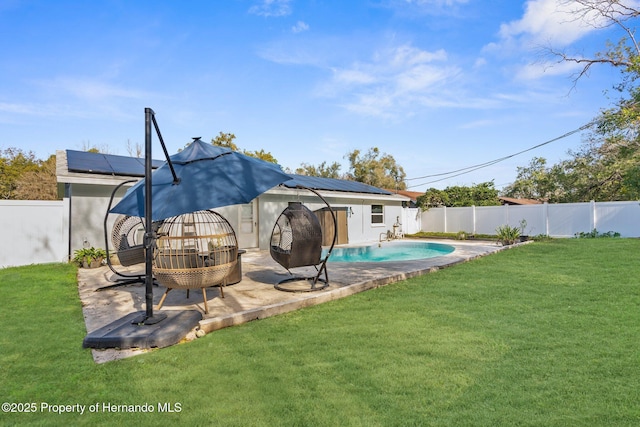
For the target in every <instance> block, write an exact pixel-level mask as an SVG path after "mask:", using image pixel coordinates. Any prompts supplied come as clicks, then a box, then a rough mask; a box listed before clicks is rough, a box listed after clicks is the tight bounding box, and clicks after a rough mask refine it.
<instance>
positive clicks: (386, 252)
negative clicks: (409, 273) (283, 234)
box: [322, 242, 455, 262]
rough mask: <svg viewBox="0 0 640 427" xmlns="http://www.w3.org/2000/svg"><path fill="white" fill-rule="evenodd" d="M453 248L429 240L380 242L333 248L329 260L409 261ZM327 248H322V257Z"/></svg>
mask: <svg viewBox="0 0 640 427" xmlns="http://www.w3.org/2000/svg"><path fill="white" fill-rule="evenodd" d="M454 250H455V248H454V247H453V246H450V245H444V244H441V243H431V242H382V243H381V244H380V245H378V244H374V245H371V246H358V247H351V248H334V249H333V251H332V252H331V257H329V262H331V261H333V262H384V261H411V260H416V259H424V258H433V257H437V256H442V255H447V254H450V253H451V252H453V251H454ZM326 253H327V250H326V249H324V250H323V252H322V256H323V257H324V256H325V255H326Z"/></svg>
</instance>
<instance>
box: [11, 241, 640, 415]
mask: <svg viewBox="0 0 640 427" xmlns="http://www.w3.org/2000/svg"><path fill="white" fill-rule="evenodd" d="M639 254H640V240H635V239H568V240H552V241H549V242H544V243H538V242H536V243H532V244H529V245H526V246H524V247H519V248H516V249H513V250H507V251H503V252H500V253H497V254H494V255H490V256H487V257H484V258H480V259H477V260H474V261H472V262H469V263H464V264H460V265H457V266H455V267H452V268H448V269H444V270H441V271H439V272H437V273H434V274H429V275H426V276H422V277H418V278H415V279H412V280H408V281H405V282H401V283H397V284H393V285H389V286H386V287H383V288H380V289H376V290H371V291H367V292H364V293H361V294H358V295H355V296H352V297H349V298H346V299H342V300H339V301H334V302H331V303H326V304H323V305H321V306H316V307H312V308H309V309H304V310H300V311H297V312H295V313H289V314H286V315H282V316H278V317H274V318H270V319H266V320H262V321H257V322H252V323H249V324H246V325H242V326H238V327H233V328H229V329H224V330H221V331H217V332H215V333H212V334H209V335H207V336H206V337H204V338H201V339H199V340H197V341H194V342H191V343H188V344H182V345H177V346H174V347H171V348H167V349H163V350H160V351H155V352H151V353H148V354H145V355H142V356H137V357H134V358H131V359H126V360H121V361H116V362H111V363H107V364H103V365H96V364H95V363H94V362H93V361H92V358H91V353H90V351H89V350H84V349H82V348H81V346H82V339H83V338H84V335H85V330H84V324H83V319H82V311H81V307H80V302H79V299H78V295H77V287H76V282H75V269H74V267H71V266H67V265H40V266H30V267H22V268H9V269H4V270H0V301H2V303H3V305H4V307H3V309H2V310H1V311H0V369H1V377H0V378H1V380H0V396H1V397H2V401H3V402H11V403H14V404H15V405H14V408H16V407H18V406H20V405H19V404H28V403H31V402H33V403H35V404H36V407H37V412H36V413H20V414H17V413H0V424H1V425H14V424H15V425H64V424H69V425H78V424H87V425H89V424H90V425H113V424H116V423H127V424H129V423H131V424H133V423H136V424H141V425H168V424H176V423H180V424H184V425H194V426H195V425H221V426H275V425H283V426H293V425H296V426H313V425H320V426H352V425H354V426H393V425H403V426H404V425H416V426H418V425H420V426H430V425H433V426H465V425H470V426H500V425H504V426H515V425H518V426H527V425H532V426H611V425H613V426H619V425H629V426H637V425H640V287H639V286H638V283H639V282H640V262H639V257H638V255H639ZM43 403H47V404H50V405H54V404H66V405H73V404H81V405H86V409H85V411H86V412H85V414H84V415H79V414H75V413H73V414H62V415H58V414H54V413H43V412H42V411H41V409H42V406H41V405H42V404H43ZM95 404H97V405H98V411H97V412H96V413H87V412H88V411H89V409H90V405H95ZM109 404H110V405H144V404H149V405H151V406H152V407H153V408H154V412H153V413H140V412H138V413H123V412H120V413H114V412H108V411H106V409H105V405H109ZM158 404H160V405H161V407H162V405H164V404H169V405H171V408H172V409H173V410H174V411H175V412H159V410H158ZM176 404H178V405H176ZM166 408H167V406H164V409H166ZM178 410H179V412H178Z"/></svg>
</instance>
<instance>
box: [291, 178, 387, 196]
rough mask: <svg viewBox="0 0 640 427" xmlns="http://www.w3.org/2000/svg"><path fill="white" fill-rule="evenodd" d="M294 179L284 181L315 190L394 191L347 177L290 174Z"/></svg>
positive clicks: (381, 192)
mask: <svg viewBox="0 0 640 427" xmlns="http://www.w3.org/2000/svg"><path fill="white" fill-rule="evenodd" d="M289 176H290V177H291V178H292V179H291V180H290V181H287V182H285V183H283V185H284V186H285V187H288V188H295V187H296V186H297V185H301V186H303V187H308V188H312V189H314V190H331V191H345V192H349V193H370V194H387V195H390V194H392V193H390V192H388V191H386V190H383V189H381V188H378V187H374V186H372V185H368V184H364V183H362V182H358V181H349V180H346V179H335V178H321V177H317V176H307V175H296V174H290V175H289Z"/></svg>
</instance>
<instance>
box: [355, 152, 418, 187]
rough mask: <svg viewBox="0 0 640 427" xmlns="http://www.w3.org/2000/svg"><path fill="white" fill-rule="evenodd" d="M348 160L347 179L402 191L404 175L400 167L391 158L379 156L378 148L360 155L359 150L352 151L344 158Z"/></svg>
mask: <svg viewBox="0 0 640 427" xmlns="http://www.w3.org/2000/svg"><path fill="white" fill-rule="evenodd" d="M345 157H346V158H347V159H349V164H350V167H349V172H348V174H347V178H348V179H352V180H354V181H359V182H363V183H365V184H369V185H373V186H374V187H380V188H390V189H396V188H397V189H398V190H404V189H406V188H407V185H406V184H405V182H404V178H405V177H406V174H405V172H404V169H403V168H402V166H400V165H398V164H397V163H396V160H395V159H394V158H393V156H391V155H389V154H384V153H383V154H381V153H380V150H379V149H378V147H373V148H370V149H369V151H367V153H365V154H363V155H361V152H360V150H353V151H352V152H350V153H348V154H347V155H346V156H345Z"/></svg>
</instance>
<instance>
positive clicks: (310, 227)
mask: <svg viewBox="0 0 640 427" xmlns="http://www.w3.org/2000/svg"><path fill="white" fill-rule="evenodd" d="M311 191H313V192H314V193H316V192H315V191H314V190H311ZM316 194H317V193H316ZM323 200H324V199H323ZM332 215H333V211H332ZM334 226H335V222H334ZM334 235H335V233H334ZM334 244H335V237H334V239H333V242H332V244H331V247H330V248H329V251H328V253H327V255H326V256H325V258H324V259H322V227H321V226H320V221H319V220H318V218H317V217H316V215H315V214H314V213H313V212H311V211H310V210H309V209H308V208H307V207H305V206H304V205H303V204H302V203H300V202H289V206H288V207H287V208H286V209H285V210H284V211H282V213H281V214H280V216H279V217H278V219H277V220H276V224H275V225H274V227H273V232H272V233H271V244H270V253H271V258H273V260H274V261H276V262H277V263H278V264H280V265H281V266H283V267H284V268H286V269H287V271H288V272H289V274H291V275H292V277H290V278H287V279H284V280H282V281H280V282H279V283H278V284H276V285H275V288H276V289H278V290H281V291H287V292H309V291H318V290H321V289H324V288H326V287H327V286H329V278H328V275H327V259H328V258H329V255H330V254H331V250H332V249H333V245H334ZM318 265H320V267H319V268H318ZM305 266H313V267H315V268H316V272H317V274H316V275H315V276H313V277H297V276H293V274H292V273H291V271H289V270H290V269H291V268H295V267H305ZM322 273H324V279H323V278H321V277H320V276H321V274H322ZM299 281H309V282H311V287H310V288H304V287H303V288H299V287H291V286H288V285H285V284H286V283H291V282H299ZM318 282H320V283H321V284H320V285H318Z"/></svg>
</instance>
